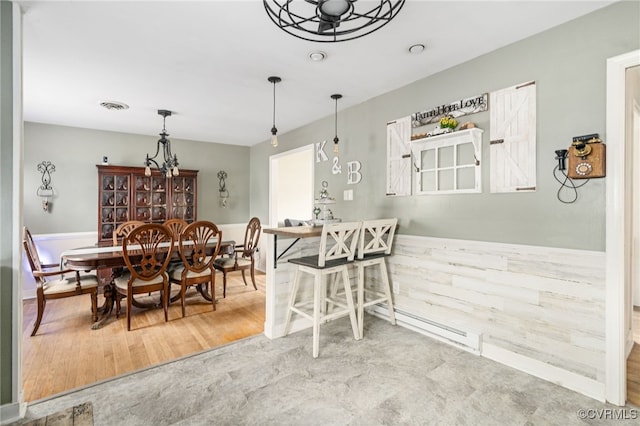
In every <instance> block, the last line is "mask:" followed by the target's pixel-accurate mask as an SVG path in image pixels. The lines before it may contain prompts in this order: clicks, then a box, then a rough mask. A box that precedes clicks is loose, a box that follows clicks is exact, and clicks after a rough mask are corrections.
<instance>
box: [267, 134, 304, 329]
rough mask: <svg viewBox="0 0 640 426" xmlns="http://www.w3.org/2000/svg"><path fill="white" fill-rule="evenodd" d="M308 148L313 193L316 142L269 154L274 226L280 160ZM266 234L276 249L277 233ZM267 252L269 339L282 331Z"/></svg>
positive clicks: (270, 260) (272, 223)
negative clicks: (278, 324) (278, 329)
mask: <svg viewBox="0 0 640 426" xmlns="http://www.w3.org/2000/svg"><path fill="white" fill-rule="evenodd" d="M307 150H308V151H310V153H311V164H309V167H310V173H311V188H310V190H311V193H312V194H313V191H314V188H313V187H314V182H315V163H316V161H315V144H313V143H312V144H309V145H304V146H301V147H299V148H295V149H291V150H289V151H285V152H281V153H278V154H274V155H271V156H269V224H270V226H272V227H276V226H278V223H277V220H278V219H277V217H276V215H275V214H274V213H275V209H276V206H274V193H275V191H276V187H277V182H275V179H274V177H275V176H276V174H277V171H278V161H279V160H281V159H282V158H284V157H286V156H289V155H293V154H299V153H300V152H304V151H307ZM311 207H313V206H311ZM265 236H266V237H267V238H266V239H267V241H266V244H267V245H268V246H269V247H273V250H275V247H274V245H275V244H274V242H275V235H273V234H265ZM265 253H267V258H266V266H265V268H266V270H267V275H266V279H265V319H264V335H265V336H266V337H268V338H269V339H273V338H275V337H280V336H281V333H278V332H277V330H276V324H275V323H276V321H275V312H276V303H277V297H276V296H277V295H276V285H275V282H274V276H275V274H274V273H273V271H269V269H273V268H274V267H275V263H274V262H275V261H274V259H273V256H272V255H269V249H267V250H265Z"/></svg>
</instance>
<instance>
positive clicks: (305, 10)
mask: <svg viewBox="0 0 640 426" xmlns="http://www.w3.org/2000/svg"><path fill="white" fill-rule="evenodd" d="M404 2H405V0H380V1H358V0H296V1H294V0H263V3H264V8H265V10H266V11H267V15H269V18H271V20H272V21H273V22H274V23H275V24H276V25H277V26H278V27H280V28H281V29H282V30H283V31H286V32H287V33H289V34H291V35H292V36H295V37H298V38H301V39H303V40H308V41H319V42H327V43H329V42H338V41H346V40H353V39H356V38H359V37H362V36H364V35H367V34H371V33H372V32H374V31H376V30H378V29H380V28H382V27H383V26H384V25H386V24H387V23H389V21H391V20H392V19H393V18H394V16H396V15H397V14H398V12H399V11H400V9H402V6H403V5H404Z"/></svg>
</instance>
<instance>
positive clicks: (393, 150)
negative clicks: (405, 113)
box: [387, 117, 411, 196]
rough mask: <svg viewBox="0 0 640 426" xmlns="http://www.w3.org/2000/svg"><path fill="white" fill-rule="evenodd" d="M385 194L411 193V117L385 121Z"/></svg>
mask: <svg viewBox="0 0 640 426" xmlns="http://www.w3.org/2000/svg"><path fill="white" fill-rule="evenodd" d="M387 195H388V196H400V195H411V117H404V118H399V119H397V120H395V121H392V122H389V123H387Z"/></svg>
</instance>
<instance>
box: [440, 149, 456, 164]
mask: <svg viewBox="0 0 640 426" xmlns="http://www.w3.org/2000/svg"><path fill="white" fill-rule="evenodd" d="M438 167H439V168H442V167H453V146H444V147H442V148H440V149H439V150H438Z"/></svg>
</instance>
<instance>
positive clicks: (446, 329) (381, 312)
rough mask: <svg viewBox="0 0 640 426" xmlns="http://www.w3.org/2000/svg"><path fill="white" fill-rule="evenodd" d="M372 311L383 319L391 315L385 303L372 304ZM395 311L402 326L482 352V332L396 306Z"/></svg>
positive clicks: (472, 350)
mask: <svg viewBox="0 0 640 426" xmlns="http://www.w3.org/2000/svg"><path fill="white" fill-rule="evenodd" d="M370 312H371V313H372V314H374V315H376V316H377V317H380V318H383V319H387V318H388V317H389V310H388V309H387V305H386V304H385V303H379V304H377V305H374V306H371V310H370ZM394 312H395V315H396V322H397V323H398V325H400V326H403V327H406V328H408V329H410V330H413V331H416V332H418V333H421V334H424V335H426V336H429V337H433V338H435V339H437V340H440V341H442V342H445V343H449V344H452V345H454V346H457V347H459V348H461V349H464V350H466V351H468V352H472V353H475V354H478V355H479V354H480V346H481V344H482V338H481V335H480V334H476V333H473V332H469V331H463V330H458V329H456V328H454V327H451V326H448V325H446V324H442V323H439V322H437V321H433V320H430V319H428V318H424V317H419V316H417V315H414V314H412V313H410V312H405V311H403V310H401V309H397V308H395V309H394Z"/></svg>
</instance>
